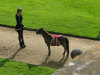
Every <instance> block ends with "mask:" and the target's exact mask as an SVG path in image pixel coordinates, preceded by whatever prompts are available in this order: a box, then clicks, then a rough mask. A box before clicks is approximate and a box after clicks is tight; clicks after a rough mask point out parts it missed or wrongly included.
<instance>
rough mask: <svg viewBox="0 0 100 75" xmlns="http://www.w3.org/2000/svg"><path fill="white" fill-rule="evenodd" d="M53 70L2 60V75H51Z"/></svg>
mask: <svg viewBox="0 0 100 75" xmlns="http://www.w3.org/2000/svg"><path fill="white" fill-rule="evenodd" d="M55 71H56V70H55V69H53V68H48V67H42V66H36V65H32V64H27V63H22V62H18V61H13V60H8V59H4V58H0V75H51V74H52V73H53V72H55Z"/></svg>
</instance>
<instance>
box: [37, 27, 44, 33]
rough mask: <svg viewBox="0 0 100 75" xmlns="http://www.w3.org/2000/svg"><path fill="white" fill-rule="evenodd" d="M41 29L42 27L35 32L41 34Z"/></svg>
mask: <svg viewBox="0 0 100 75" xmlns="http://www.w3.org/2000/svg"><path fill="white" fill-rule="evenodd" d="M43 29H44V28H40V29H39V30H38V31H37V32H36V34H42V31H43Z"/></svg>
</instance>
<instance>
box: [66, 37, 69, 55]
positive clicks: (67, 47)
mask: <svg viewBox="0 0 100 75" xmlns="http://www.w3.org/2000/svg"><path fill="white" fill-rule="evenodd" d="M66 49H67V57H68V56H69V40H68V39H67V38H66Z"/></svg>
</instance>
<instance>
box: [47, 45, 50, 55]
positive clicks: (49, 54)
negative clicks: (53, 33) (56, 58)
mask: <svg viewBox="0 0 100 75" xmlns="http://www.w3.org/2000/svg"><path fill="white" fill-rule="evenodd" d="M47 46H48V56H50V54H51V50H50V45H47Z"/></svg>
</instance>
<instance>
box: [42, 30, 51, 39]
mask: <svg viewBox="0 0 100 75" xmlns="http://www.w3.org/2000/svg"><path fill="white" fill-rule="evenodd" d="M42 36H43V37H44V38H50V34H49V33H48V32H46V31H44V30H43V33H42Z"/></svg>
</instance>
